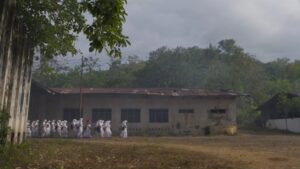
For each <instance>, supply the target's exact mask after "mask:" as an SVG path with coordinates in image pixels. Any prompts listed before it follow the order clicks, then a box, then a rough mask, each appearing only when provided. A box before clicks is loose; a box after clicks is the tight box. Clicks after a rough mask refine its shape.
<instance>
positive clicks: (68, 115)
mask: <svg viewBox="0 0 300 169" xmlns="http://www.w3.org/2000/svg"><path fill="white" fill-rule="evenodd" d="M79 118H80V111H79V109H76V108H67V109H64V113H63V120H67V121H68V122H71V121H72V120H73V119H77V120H78V119H79Z"/></svg>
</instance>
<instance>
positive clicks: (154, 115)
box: [149, 109, 169, 123]
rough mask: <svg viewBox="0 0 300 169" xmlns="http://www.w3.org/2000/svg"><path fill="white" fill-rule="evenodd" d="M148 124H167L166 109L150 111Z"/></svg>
mask: <svg viewBox="0 0 300 169" xmlns="http://www.w3.org/2000/svg"><path fill="white" fill-rule="evenodd" d="M149 121H150V123H167V122H168V121H169V114H168V109H150V110H149Z"/></svg>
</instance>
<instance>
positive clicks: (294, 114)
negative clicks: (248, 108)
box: [258, 93, 300, 133]
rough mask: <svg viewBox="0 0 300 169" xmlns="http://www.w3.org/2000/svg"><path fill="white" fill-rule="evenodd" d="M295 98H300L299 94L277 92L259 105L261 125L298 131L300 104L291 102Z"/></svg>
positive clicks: (299, 128) (299, 129)
mask: <svg viewBox="0 0 300 169" xmlns="http://www.w3.org/2000/svg"><path fill="white" fill-rule="evenodd" d="M295 98H300V95H298V94H295V93H279V94H276V95H275V96H273V97H272V98H271V99H270V100H268V101H267V102H265V103H264V104H262V105H261V106H259V108H258V109H259V110H260V111H261V121H262V123H263V125H264V126H265V127H266V128H269V129H279V130H287V131H290V132H295V133H300V109H299V108H300V105H298V106H297V105H292V104H291V103H292V102H293V99H295ZM296 104H297V103H296ZM297 107H299V108H297Z"/></svg>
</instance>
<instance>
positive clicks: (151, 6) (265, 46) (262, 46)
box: [79, 0, 300, 61]
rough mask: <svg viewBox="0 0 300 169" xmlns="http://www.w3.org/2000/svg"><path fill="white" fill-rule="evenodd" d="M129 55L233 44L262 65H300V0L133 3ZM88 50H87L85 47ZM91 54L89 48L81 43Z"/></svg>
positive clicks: (148, 0) (156, 0) (157, 0)
mask: <svg viewBox="0 0 300 169" xmlns="http://www.w3.org/2000/svg"><path fill="white" fill-rule="evenodd" d="M126 9H127V13H128V17H127V22H126V23H125V25H124V33H125V34H126V35H128V36H129V37H130V41H131V43H132V45H131V46H129V47H128V48H125V49H124V50H123V51H124V55H139V56H141V57H142V58H146V57H147V56H148V53H149V52H150V51H152V50H155V49H157V48H159V47H161V46H168V47H176V46H184V47H187V46H195V45H197V46H200V47H207V46H208V44H209V43H213V44H216V43H217V42H218V41H220V40H223V39H226V38H233V39H235V40H236V41H237V43H238V44H239V45H240V46H242V47H243V48H244V49H245V50H246V51H247V52H249V53H250V54H252V55H256V57H257V58H258V59H260V60H262V61H270V60H274V59H276V58H278V57H288V58H290V59H300V55H299V54H300V47H299V46H300V3H299V0H284V1H283V0H184V1H183V0H128V4H127V6H126ZM85 44H87V45H85ZM79 46H80V47H81V48H83V49H82V50H83V51H84V52H85V53H86V52H87V51H88V42H86V41H84V38H80V40H79Z"/></svg>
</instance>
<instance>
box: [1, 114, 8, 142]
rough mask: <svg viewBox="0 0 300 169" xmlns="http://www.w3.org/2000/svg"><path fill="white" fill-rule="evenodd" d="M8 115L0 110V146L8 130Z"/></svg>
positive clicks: (4, 140)
mask: <svg viewBox="0 0 300 169" xmlns="http://www.w3.org/2000/svg"><path fill="white" fill-rule="evenodd" d="M9 118H10V115H9V113H7V111H5V110H1V111H0V147H2V146H4V145H5V143H6V139H7V134H8V132H9V127H8V121H9Z"/></svg>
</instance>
